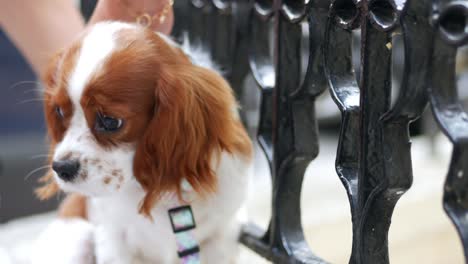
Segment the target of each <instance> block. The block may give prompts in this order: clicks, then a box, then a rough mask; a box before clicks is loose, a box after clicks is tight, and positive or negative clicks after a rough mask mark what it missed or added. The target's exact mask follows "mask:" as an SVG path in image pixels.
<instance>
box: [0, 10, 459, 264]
mask: <svg viewBox="0 0 468 264" xmlns="http://www.w3.org/2000/svg"><path fill="white" fill-rule="evenodd" d="M93 2H94V1H83V3H84V5H82V6H81V9H82V11H83V12H84V13H87V14H89V13H90V11H91V10H92V6H93ZM177 19H180V18H178V17H177V16H176V21H177ZM307 39H308V38H307V27H304V47H303V52H304V58H307V55H308V54H307V52H308V40H307ZM393 46H394V51H395V52H394V53H395V54H394V79H393V83H394V91H393V95H397V91H398V86H399V82H400V80H401V76H402V72H403V58H404V54H403V53H404V52H403V46H402V43H401V38H400V37H399V36H398V35H397V36H395V38H394V44H393ZM354 55H355V56H354V60H355V65H356V70H357V71H359V67H358V66H359V32H356V34H355V54H354ZM457 72H458V82H459V87H466V86H467V82H468V56H467V52H466V50H462V51H461V52H460V53H459V54H458V66H457ZM357 76H358V75H357ZM245 87H246V89H245V90H246V94H245V95H244V97H245V98H247V100H243V108H244V111H245V114H246V120H247V124H248V129H249V131H250V134H251V135H252V137H254V135H255V131H256V124H257V122H258V103H259V98H260V95H259V91H258V89H257V88H256V85H255V83H254V81H253V79H252V77H251V76H247V78H246V80H245ZM459 93H460V97H461V99H462V100H465V101H466V99H467V98H468V94H467V91H464V90H461V89H460V90H459ZM317 113H318V116H319V123H320V135H321V137H320V154H319V156H318V158H317V159H316V160H314V161H313V162H312V163H311V165H310V166H309V168H308V170H307V173H306V177H305V182H304V187H303V192H302V196H301V199H302V200H301V202H302V207H303V209H302V212H303V215H302V222H303V226H304V229H305V232H306V238H307V240H308V242H309V243H310V245H311V247H312V249H313V250H314V252H316V253H317V254H318V255H319V256H320V257H323V258H325V259H327V260H329V261H330V262H331V263H347V261H348V259H349V254H350V251H351V238H352V234H351V221H350V217H351V216H350V213H349V205H348V200H347V197H346V193H345V190H344V188H343V187H342V184H341V182H340V181H339V179H338V177H337V175H336V173H335V169H334V162H335V155H336V147H337V139H338V132H339V124H340V114H339V111H338V109H337V107H336V105H335V104H334V103H333V101H332V100H331V99H330V96H329V94H328V92H325V93H324V94H323V95H322V96H321V97H320V99H319V101H318V102H317ZM411 131H412V135H413V148H412V152H413V169H414V183H413V187H412V188H411V189H410V190H409V191H408V193H407V194H405V195H404V196H403V197H402V198H401V200H400V202H399V203H398V204H397V207H396V209H395V212H394V217H393V221H392V226H391V229H390V234H389V243H390V259H391V263H397V264H399V263H417V262H420V263H464V259H463V255H462V248H461V244H460V242H459V239H458V236H457V234H456V231H455V229H454V227H453V226H452V224H451V222H450V221H449V219H448V217H447V216H446V215H445V213H444V212H443V209H442V188H443V182H444V178H445V175H446V172H447V169H448V162H449V158H450V155H451V145H450V143H449V142H448V141H447V140H446V139H445V137H444V136H443V135H441V134H440V132H439V130H438V128H437V126H436V125H435V124H434V122H433V119H432V114H431V113H430V111H429V109H427V111H426V113H425V114H424V115H423V117H422V118H421V120H419V121H417V122H415V123H414V124H413V125H412V127H411ZM46 154H47V140H46V135H45V125H44V120H43V115H42V102H41V100H40V84H39V83H38V82H37V79H36V77H35V76H34V74H33V73H32V71H31V69H30V68H29V66H28V65H27V63H26V62H25V61H24V59H23V58H22V56H21V55H20V54H19V53H18V51H17V50H16V49H15V47H14V46H13V45H12V44H11V42H10V41H9V40H8V38H7V37H6V36H5V34H3V33H2V32H1V31H0V263H2V264H3V263H22V262H21V261H22V260H21V259H23V260H24V256H23V257H22V256H21V255H24V252H25V251H26V250H29V248H30V245H31V241H32V240H33V239H34V238H35V237H36V236H37V234H38V233H39V232H40V230H42V229H43V228H44V226H46V225H47V223H48V222H49V221H50V220H51V219H52V218H53V214H54V213H53V212H52V213H50V211H51V210H53V209H54V208H55V207H56V205H57V204H58V202H59V201H60V197H58V198H56V199H52V200H51V201H47V202H40V201H38V200H37V199H36V198H35V197H34V195H33V189H34V187H35V186H36V181H37V179H38V177H40V176H41V175H42V173H43V172H44V171H45V168H44V167H43V166H44V165H45V159H46V157H45V155H46ZM269 177H270V176H269V171H268V166H267V163H266V159H265V158H264V156H263V153H262V152H261V150H260V148H258V147H256V152H255V175H254V177H253V179H252V184H251V186H250V188H251V195H250V197H249V201H248V211H249V217H250V218H251V220H252V221H254V222H256V223H257V224H258V225H260V226H261V227H263V228H265V229H266V228H267V225H268V219H269V215H270V204H271V202H270V201H271V192H270V189H271V181H270V178H269ZM2 256H3V259H2ZM7 259H8V261H11V260H12V259H15V260H14V261H13V262H7ZM242 260H243V261H242V262H241V263H247V261H249V262H250V263H265V261H264V260H262V259H260V258H259V257H257V256H255V255H254V254H252V253H250V251H248V250H247V249H243V250H242Z"/></svg>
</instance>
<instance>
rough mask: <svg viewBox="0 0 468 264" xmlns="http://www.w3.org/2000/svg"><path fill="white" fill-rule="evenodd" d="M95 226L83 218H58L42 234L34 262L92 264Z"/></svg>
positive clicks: (32, 261) (37, 242)
mask: <svg viewBox="0 0 468 264" xmlns="http://www.w3.org/2000/svg"><path fill="white" fill-rule="evenodd" d="M93 229H94V227H93V226H92V225H91V224H90V223H89V222H87V221H84V220H81V219H64V220H63V219H57V220H55V221H54V222H52V223H51V224H50V225H49V226H48V227H47V229H46V230H45V231H44V232H43V233H42V234H41V235H40V237H39V238H38V240H37V241H36V243H35V244H36V245H35V247H34V249H33V252H32V254H31V263H32V264H36V263H37V264H44V263H48V264H90V263H93V261H94V234H93V233H94V230H93Z"/></svg>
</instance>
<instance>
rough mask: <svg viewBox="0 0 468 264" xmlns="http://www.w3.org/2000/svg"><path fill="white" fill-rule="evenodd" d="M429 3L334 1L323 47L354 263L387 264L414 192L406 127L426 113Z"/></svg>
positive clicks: (402, 0)
mask: <svg viewBox="0 0 468 264" xmlns="http://www.w3.org/2000/svg"><path fill="white" fill-rule="evenodd" d="M430 7H431V5H430V2H429V1H425V0H418V1H409V0H408V1H404V0H400V1H392V0H375V1H353V0H335V1H333V3H332V6H331V9H330V20H329V22H328V27H327V33H326V38H325V39H326V40H325V45H324V47H325V49H324V54H325V67H326V73H327V77H328V80H329V82H330V87H331V93H332V97H333V98H334V100H335V102H336V103H337V105H338V107H339V108H340V110H341V112H342V124H341V134H340V142H339V146H338V151H337V159H336V171H337V173H338V176H339V177H340V179H341V181H342V182H343V184H344V186H345V188H346V191H347V193H348V198H349V201H350V204H351V211H352V222H353V248H352V255H351V259H350V263H388V262H389V258H388V241H387V235H388V229H389V227H390V222H391V217H392V213H393V209H394V206H395V204H396V203H397V201H398V199H399V198H400V197H401V195H403V194H404V192H405V191H406V190H407V189H408V188H409V187H410V186H411V183H412V168H411V155H410V142H409V127H408V126H409V123H410V122H411V121H413V120H415V119H416V118H418V117H419V116H420V114H421V113H422V111H423V110H424V107H425V105H426V101H427V99H426V92H425V87H426V86H427V81H426V80H427V77H428V75H427V73H428V66H429V59H428V58H429V54H430V45H420V43H421V42H422V43H427V44H428V43H430V42H431V38H432V34H431V28H430V25H429V21H428V18H429V14H430ZM357 28H360V29H361V65H360V67H361V70H360V72H361V76H360V82H359V84H358V83H357V81H356V78H355V76H354V70H353V66H352V62H351V59H352V50H351V39H352V38H351V37H352V36H351V34H352V30H353V29H357ZM397 30H401V32H402V34H403V38H404V44H405V65H404V67H405V71H404V76H403V82H402V85H401V87H400V89H399V96H398V98H397V101H396V102H395V104H394V106H393V107H391V89H392V80H391V78H392V75H391V68H392V62H391V55H392V34H394V33H395V32H398V31H397Z"/></svg>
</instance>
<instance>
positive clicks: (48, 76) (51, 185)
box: [35, 51, 63, 200]
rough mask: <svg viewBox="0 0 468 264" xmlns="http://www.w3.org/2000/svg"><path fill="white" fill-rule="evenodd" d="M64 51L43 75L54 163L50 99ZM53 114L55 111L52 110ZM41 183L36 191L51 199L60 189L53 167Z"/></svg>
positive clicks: (55, 57)
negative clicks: (54, 176)
mask: <svg viewBox="0 0 468 264" xmlns="http://www.w3.org/2000/svg"><path fill="white" fill-rule="evenodd" d="M62 55H63V51H59V52H58V53H56V54H55V55H54V56H53V57H52V58H51V60H50V62H49V64H48V66H47V68H46V70H45V72H44V74H43V75H42V76H41V77H42V78H41V79H42V83H43V85H44V115H45V119H46V122H47V124H48V125H47V127H48V135H49V140H50V141H51V142H50V143H49V145H50V146H49V155H48V157H49V158H48V161H47V162H48V163H49V164H51V163H52V156H53V150H54V149H55V139H54V136H53V135H52V134H53V133H52V131H51V127H50V124H51V120H50V115H51V113H50V112H51V110H50V109H49V108H50V106H49V105H48V104H49V101H50V96H51V94H52V89H54V88H56V86H57V84H58V79H57V78H58V64H59V61H60V59H61V58H62ZM52 114H53V111H52ZM39 183H41V184H42V186H41V187H38V188H36V190H35V193H36V196H37V197H38V198H39V199H41V200H46V199H49V198H50V197H52V196H54V195H55V194H56V193H57V192H58V191H59V187H58V185H57V183H56V182H55V180H54V178H53V172H52V169H51V168H49V170H48V171H47V173H46V174H45V175H44V176H42V177H41V178H39Z"/></svg>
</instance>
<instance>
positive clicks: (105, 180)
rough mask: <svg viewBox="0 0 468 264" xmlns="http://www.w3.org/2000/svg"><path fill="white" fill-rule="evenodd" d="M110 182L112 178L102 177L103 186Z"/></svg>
mask: <svg viewBox="0 0 468 264" xmlns="http://www.w3.org/2000/svg"><path fill="white" fill-rule="evenodd" d="M111 181H112V178H111V177H109V176H106V177H104V184H109V183H110V182H111Z"/></svg>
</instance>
